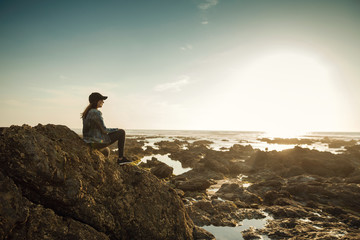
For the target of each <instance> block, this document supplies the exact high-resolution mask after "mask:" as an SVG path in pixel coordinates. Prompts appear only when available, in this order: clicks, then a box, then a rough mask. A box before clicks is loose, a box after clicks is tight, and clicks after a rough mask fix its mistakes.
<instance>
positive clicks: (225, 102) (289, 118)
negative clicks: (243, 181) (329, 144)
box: [0, 0, 360, 132]
mask: <svg viewBox="0 0 360 240" xmlns="http://www.w3.org/2000/svg"><path fill="white" fill-rule="evenodd" d="M359 43H360V1H357V0H354V1H348V0H341V1H338V0H336V1H334V0H309V1H306V0H302V1H295V0H263V1H261V0H251V1H250V0H249V1H242V0H181V1H180V0H152V1H149V0H142V1H136V0H132V1H121V0H118V1H110V0H102V1H100V0H86V1H85V0H84V1H77V0H72V1H67V0H61V1H55V0H32V1H29V0H23V1H17V0H0V84H1V85H0V86H1V88H0V100H1V103H2V104H1V107H0V109H1V118H0V126H10V125H12V124H16V125H21V124H24V123H27V124H30V125H36V124H38V123H42V124H47V123H54V124H64V125H67V126H69V127H71V128H81V127H82V122H81V119H80V113H81V112H82V111H83V110H84V108H85V107H86V106H87V104H88V96H89V94H90V93H91V92H94V91H98V92H100V93H102V94H104V95H106V96H109V98H108V99H107V100H106V101H105V104H104V106H103V108H102V109H101V111H102V112H103V116H104V119H105V123H106V125H107V127H120V128H125V129H203V130H213V129H216V130H245V131H246V130H266V131H288V132H291V131H314V130H317V131H360V67H359V66H360V44H359Z"/></svg>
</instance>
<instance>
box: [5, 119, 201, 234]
mask: <svg viewBox="0 0 360 240" xmlns="http://www.w3.org/2000/svg"><path fill="white" fill-rule="evenodd" d="M0 167H1V168H0V186H1V187H0V201H1V207H0V239H7V238H9V239H22V238H27V239H44V238H45V236H46V238H51V239H145V240H146V239H151V240H153V239H164V240H165V239H187V240H188V239H197V236H196V234H198V236H204V231H203V230H202V229H198V228H195V226H194V224H193V222H192V220H191V219H190V218H189V216H188V214H187V213H186V210H185V208H184V205H183V203H182V200H181V199H180V198H179V197H178V195H177V193H176V192H175V191H174V190H173V189H172V188H170V187H168V186H166V185H165V184H162V183H161V182H160V180H158V179H157V178H156V177H155V176H154V175H152V174H151V173H149V172H147V171H145V170H142V169H140V168H138V167H137V166H134V165H123V166H118V165H116V164H115V163H114V162H111V161H109V160H106V159H105V157H104V156H103V155H102V154H101V153H100V152H99V151H97V150H92V149H90V148H89V147H88V146H87V145H86V144H85V143H84V142H83V141H82V139H81V138H80V137H79V136H78V135H77V134H76V133H75V132H72V131H71V130H70V129H69V128H67V127H65V126H59V125H50V124H49V125H45V126H43V125H38V126H36V127H30V126H27V125H23V126H21V127H20V126H11V127H10V128H6V129H3V130H2V132H1V138H0ZM205 235H206V234H205Z"/></svg>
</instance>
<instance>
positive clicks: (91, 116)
mask: <svg viewBox="0 0 360 240" xmlns="http://www.w3.org/2000/svg"><path fill="white" fill-rule="evenodd" d="M107 98H108V97H106V96H103V95H101V94H100V93H97V92H93V93H91V94H90V96H89V102H90V104H89V105H88V106H87V108H86V109H85V111H84V112H83V113H82V115H81V118H82V119H83V139H84V141H85V142H87V143H89V144H91V146H92V147H93V148H99V149H100V148H104V147H107V146H109V145H110V144H112V143H114V142H116V141H118V151H119V158H118V163H119V164H126V163H130V162H131V161H130V160H128V159H127V158H126V157H124V146H125V131H124V130H123V129H118V128H106V127H105V124H104V120H103V118H102V113H101V112H100V111H99V110H98V108H101V107H102V106H103V104H104V100H105V99H107Z"/></svg>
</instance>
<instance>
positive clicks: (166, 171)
mask: <svg viewBox="0 0 360 240" xmlns="http://www.w3.org/2000/svg"><path fill="white" fill-rule="evenodd" d="M173 171H174V168H172V167H169V166H168V165H166V164H165V163H164V164H161V165H158V166H156V167H154V168H152V169H151V170H150V172H151V173H152V174H154V175H155V176H157V177H158V178H168V177H171V175H172V174H173Z"/></svg>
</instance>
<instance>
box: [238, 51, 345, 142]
mask: <svg viewBox="0 0 360 240" xmlns="http://www.w3.org/2000/svg"><path fill="white" fill-rule="evenodd" d="M237 75H238V77H237V79H239V81H237V83H236V84H237V86H238V89H239V88H241V89H243V90H244V92H246V94H248V96H249V93H250V94H252V95H254V97H253V98H252V102H254V105H252V106H255V108H257V109H259V110H261V111H259V113H256V114H258V116H255V117H256V118H258V119H260V122H261V123H260V122H257V123H256V124H257V125H258V126H260V125H261V126H263V127H264V130H265V131H267V132H269V134H271V135H273V136H276V137H291V136H296V135H299V134H302V133H304V132H308V131H312V130H314V129H323V130H326V129H327V126H330V122H333V121H336V117H335V116H334V114H333V113H334V109H335V108H336V107H337V105H338V104H339V102H340V101H339V99H338V96H337V95H336V93H335V89H334V87H333V85H332V81H331V69H330V67H329V66H327V65H326V64H325V63H324V62H322V61H321V59H320V58H318V57H317V56H315V55H312V54H309V53H306V52H301V51H284V50H282V51H276V52H273V53H269V54H266V55H264V56H261V57H258V58H254V59H253V60H252V61H250V63H248V64H247V65H246V66H244V67H243V68H241V69H240V71H239V72H238V73H237ZM238 100H239V99H238ZM242 100H243V99H242Z"/></svg>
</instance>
